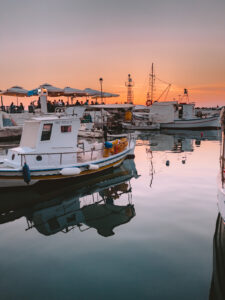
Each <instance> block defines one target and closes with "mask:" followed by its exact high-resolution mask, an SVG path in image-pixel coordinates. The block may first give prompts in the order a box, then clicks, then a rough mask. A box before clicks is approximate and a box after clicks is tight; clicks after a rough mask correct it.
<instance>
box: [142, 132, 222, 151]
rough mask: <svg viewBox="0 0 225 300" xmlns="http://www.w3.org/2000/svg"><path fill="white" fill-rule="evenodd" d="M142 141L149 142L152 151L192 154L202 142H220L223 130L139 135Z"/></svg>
mask: <svg viewBox="0 0 225 300" xmlns="http://www.w3.org/2000/svg"><path fill="white" fill-rule="evenodd" d="M138 137H139V138H140V139H141V140H143V141H147V142H148V144H149V146H150V148H151V151H172V152H192V151H193V150H194V145H195V146H200V145H201V142H202V141H218V140H219V139H220V137H221V130H201V131H199V130H172V129H168V130H163V131H161V132H160V133H159V132H151V133H150V134H148V135H143V134H141V135H139V136H138Z"/></svg>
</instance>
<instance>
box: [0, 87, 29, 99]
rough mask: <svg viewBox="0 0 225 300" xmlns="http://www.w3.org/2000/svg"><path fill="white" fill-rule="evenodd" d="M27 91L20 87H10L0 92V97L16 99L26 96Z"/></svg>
mask: <svg viewBox="0 0 225 300" xmlns="http://www.w3.org/2000/svg"><path fill="white" fill-rule="evenodd" d="M27 92H28V91H27V90H25V89H24V88H22V87H20V86H12V87H11V88H9V89H7V90H5V91H3V92H1V95H5V96H16V97H26V96H27Z"/></svg>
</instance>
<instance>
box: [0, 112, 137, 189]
mask: <svg viewBox="0 0 225 300" xmlns="http://www.w3.org/2000/svg"><path fill="white" fill-rule="evenodd" d="M84 109H85V108H83V107H77V108H74V109H71V110H70V112H71V113H68V112H67V114H58V115H51V116H47V115H46V116H43V117H38V118H34V119H32V120H30V121H26V122H25V124H24V128H23V132H22V137H21V141H20V145H19V147H16V148H12V149H9V151H8V154H7V156H6V157H5V158H4V159H3V160H2V161H1V162H0V188H4V187H10V186H24V185H32V184H35V183H37V182H38V181H44V180H60V179H63V178H64V179H65V178H71V177H76V178H77V177H81V176H86V175H91V174H93V175H95V176H96V174H97V173H99V172H102V171H104V170H107V169H109V168H114V167H117V166H119V165H120V164H121V163H122V162H123V160H124V159H125V158H126V157H127V156H129V155H133V151H134V147H135V141H134V139H132V138H131V139H126V138H123V139H120V140H115V141H112V142H106V143H98V144H96V143H95V144H94V145H92V144H88V143H82V144H79V145H77V136H78V130H79V128H80V117H81V116H82V114H83V111H84Z"/></svg>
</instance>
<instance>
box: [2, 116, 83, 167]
mask: <svg viewBox="0 0 225 300" xmlns="http://www.w3.org/2000/svg"><path fill="white" fill-rule="evenodd" d="M79 128H80V115H79V114H78V115H76V116H72V115H71V116H66V115H64V116H62V115H59V116H57V115H54V116H43V117H38V118H33V119H32V120H29V121H26V122H25V123H24V128H23V132H22V137H21V141H20V145H19V147H17V148H13V149H10V150H9V152H8V155H7V158H6V159H5V162H6V163H7V165H9V166H10V165H11V166H13V167H15V166H18V167H19V166H22V165H23V164H24V162H26V163H27V164H28V165H29V166H30V167H41V166H42V167H43V166H46V165H49V166H57V165H59V164H60V165H63V164H65V165H66V164H69V163H71V162H75V163H76V161H77V154H76V151H77V136H78V130H79Z"/></svg>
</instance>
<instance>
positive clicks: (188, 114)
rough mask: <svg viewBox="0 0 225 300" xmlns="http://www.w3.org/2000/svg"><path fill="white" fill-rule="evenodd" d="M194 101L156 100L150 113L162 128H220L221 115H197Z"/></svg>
mask: <svg viewBox="0 0 225 300" xmlns="http://www.w3.org/2000/svg"><path fill="white" fill-rule="evenodd" d="M194 107H195V104H194V103H179V104H178V102H177V101H168V102H154V103H153V104H152V106H151V107H150V115H152V117H153V119H154V122H156V123H160V128H161V129H164V128H171V129H200V128H201V129H216V128H220V127H221V126H220V122H219V116H218V115H215V116H202V117H197V116H195V109H194Z"/></svg>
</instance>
